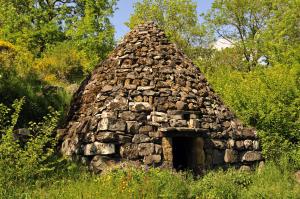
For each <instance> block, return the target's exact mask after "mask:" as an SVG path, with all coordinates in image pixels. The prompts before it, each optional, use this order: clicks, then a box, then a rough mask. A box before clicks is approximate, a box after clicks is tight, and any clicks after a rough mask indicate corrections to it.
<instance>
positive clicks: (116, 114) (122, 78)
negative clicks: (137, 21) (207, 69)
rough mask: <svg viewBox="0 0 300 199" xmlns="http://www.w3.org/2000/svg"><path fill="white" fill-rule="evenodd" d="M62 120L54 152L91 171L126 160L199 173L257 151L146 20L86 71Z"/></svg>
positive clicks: (250, 158)
mask: <svg viewBox="0 0 300 199" xmlns="http://www.w3.org/2000/svg"><path fill="white" fill-rule="evenodd" d="M67 121H68V122H67V124H66V126H65V129H64V136H63V142H62V146H61V151H62V153H63V154H64V155H67V156H71V157H74V158H76V159H80V160H82V161H84V162H85V163H86V164H88V165H89V166H90V168H91V169H93V170H95V171H101V170H103V169H104V168H105V167H106V166H108V165H111V164H118V163H120V162H125V161H134V162H136V163H138V164H141V165H153V166H166V167H171V168H175V169H192V170H194V171H195V172H197V173H199V172H202V171H203V170H206V169H209V168H213V167H216V166H223V167H224V166H225V167H227V166H228V165H232V166H235V167H241V166H242V167H247V168H248V167H249V168H250V167H251V165H253V163H256V162H258V161H260V160H261V159H262V156H261V152H260V147H259V141H258V140H257V136H256V134H255V131H254V129H252V128H248V127H244V126H243V125H242V124H241V123H240V122H239V121H238V120H237V119H236V118H235V116H234V114H233V113H232V112H231V111H230V110H229V109H228V108H227V107H226V106H225V105H224V104H223V102H222V101H221V99H220V98H219V97H218V96H217V95H216V94H215V93H214V91H213V89H212V88H211V87H210V86H209V84H208V83H207V80H206V79H205V77H204V75H203V74H202V73H201V72H200V70H199V68H198V67H196V66H195V65H194V64H193V63H192V61H191V60H190V59H189V58H188V57H187V56H186V55H184V54H183V52H182V51H181V50H179V49H178V48H177V47H176V45H175V44H172V43H170V42H169V40H168V39H167V37H166V35H165V33H164V32H163V31H162V30H160V29H159V28H158V27H156V25H155V24H154V23H152V22H149V23H145V24H142V25H139V26H137V27H136V28H135V29H133V30H132V31H131V32H130V33H128V34H127V35H126V36H125V38H124V39H123V41H122V42H121V43H119V44H118V46H117V47H116V48H115V50H114V51H113V52H112V53H111V54H110V55H109V57H108V58H107V59H106V60H104V61H103V62H102V63H100V64H99V65H98V66H97V67H96V69H95V70H94V71H93V73H92V74H91V75H90V76H89V77H87V78H86V80H85V81H84V82H83V83H82V84H81V86H80V88H79V89H78V91H77V92H76V93H75V94H74V96H73V100H72V102H71V108H70V111H69V114H68V118H67Z"/></svg>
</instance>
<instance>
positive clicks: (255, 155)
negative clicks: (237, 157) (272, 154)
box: [242, 151, 262, 162]
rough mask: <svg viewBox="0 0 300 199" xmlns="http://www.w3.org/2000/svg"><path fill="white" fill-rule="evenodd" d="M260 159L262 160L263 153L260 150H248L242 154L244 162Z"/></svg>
mask: <svg viewBox="0 0 300 199" xmlns="http://www.w3.org/2000/svg"><path fill="white" fill-rule="evenodd" d="M258 160H262V155H261V152H259V151H247V152H246V153H244V154H243V156H242V162H244V161H246V162H253V161H258Z"/></svg>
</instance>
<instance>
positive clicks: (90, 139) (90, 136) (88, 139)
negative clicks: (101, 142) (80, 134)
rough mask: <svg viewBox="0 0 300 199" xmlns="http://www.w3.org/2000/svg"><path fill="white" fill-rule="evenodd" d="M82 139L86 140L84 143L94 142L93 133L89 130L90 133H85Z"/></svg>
mask: <svg viewBox="0 0 300 199" xmlns="http://www.w3.org/2000/svg"><path fill="white" fill-rule="evenodd" d="M83 141H84V142H86V143H91V142H95V135H94V133H91V132H90V133H87V134H85V136H84V139H83Z"/></svg>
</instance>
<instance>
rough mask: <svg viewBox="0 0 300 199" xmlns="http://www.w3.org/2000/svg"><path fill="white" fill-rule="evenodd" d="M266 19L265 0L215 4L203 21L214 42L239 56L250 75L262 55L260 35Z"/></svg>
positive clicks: (267, 5) (223, 0)
mask: <svg viewBox="0 0 300 199" xmlns="http://www.w3.org/2000/svg"><path fill="white" fill-rule="evenodd" d="M270 16H271V3H270V1H269V0H254V1H253V0H215V1H214V2H213V4H212V8H211V9H210V10H209V11H208V13H207V14H205V15H204V19H205V21H206V24H207V26H209V27H210V29H212V31H213V32H214V33H215V34H216V36H217V37H218V38H223V39H225V40H227V41H229V42H231V43H232V45H233V46H234V47H236V48H237V49H238V50H239V51H240V52H242V54H243V59H244V60H245V61H246V63H245V65H246V70H248V71H250V70H251V69H252V68H254V67H255V66H256V65H257V64H258V60H259V58H260V57H261V56H263V55H264V53H263V52H262V43H263V41H262V40H261V38H260V35H261V33H262V31H263V30H264V29H265V28H266V23H267V21H268V19H269V18H270Z"/></svg>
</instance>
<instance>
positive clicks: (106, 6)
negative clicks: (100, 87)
mask: <svg viewBox="0 0 300 199" xmlns="http://www.w3.org/2000/svg"><path fill="white" fill-rule="evenodd" d="M115 4H116V0H10V1H6V0H0V39H3V40H6V41H10V42H12V43H14V44H17V45H22V46H26V47H27V48H28V49H29V50H30V51H32V52H33V53H34V54H35V55H36V56H37V57H40V56H41V55H42V53H43V52H44V51H45V50H46V48H47V47H48V46H49V45H55V44H56V43H58V42H63V41H66V40H68V41H70V40H71V41H74V45H75V46H77V47H78V49H79V50H83V51H84V52H85V53H86V54H88V55H91V59H94V60H95V61H94V62H97V61H99V59H102V58H103V57H105V55H106V54H107V53H108V51H110V50H111V48H112V46H113V44H114V40H113V34H114V29H113V27H112V25H111V24H110V21H109V17H110V16H111V15H112V14H113V11H114V6H115Z"/></svg>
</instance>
